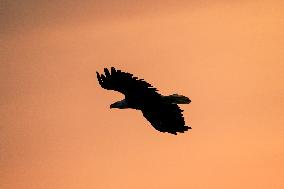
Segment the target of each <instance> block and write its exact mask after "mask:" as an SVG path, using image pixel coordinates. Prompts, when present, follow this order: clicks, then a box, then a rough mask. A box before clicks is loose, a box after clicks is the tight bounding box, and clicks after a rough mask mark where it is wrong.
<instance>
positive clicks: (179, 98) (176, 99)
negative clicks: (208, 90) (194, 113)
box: [163, 94, 191, 104]
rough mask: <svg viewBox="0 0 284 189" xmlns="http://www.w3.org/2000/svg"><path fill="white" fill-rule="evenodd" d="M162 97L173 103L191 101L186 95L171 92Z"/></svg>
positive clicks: (187, 102)
mask: <svg viewBox="0 0 284 189" xmlns="http://www.w3.org/2000/svg"><path fill="white" fill-rule="evenodd" d="M163 98H164V99H165V100H166V101H168V102H170V103H173V104H189V103H190V102H191V100H190V99H189V98H188V97H186V96H183V95H179V94H172V95H169V96H164V97H163Z"/></svg>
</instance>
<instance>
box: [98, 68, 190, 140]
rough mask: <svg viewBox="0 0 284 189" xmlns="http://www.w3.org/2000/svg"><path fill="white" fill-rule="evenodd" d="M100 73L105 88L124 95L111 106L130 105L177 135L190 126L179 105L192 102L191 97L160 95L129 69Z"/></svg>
mask: <svg viewBox="0 0 284 189" xmlns="http://www.w3.org/2000/svg"><path fill="white" fill-rule="evenodd" d="M96 73H97V79H98V82H99V85H100V86H101V87H102V88H103V89H107V90H114V91H117V92H120V93H122V94H124V96H125V98H124V99H123V100H120V101H117V102H115V103H113V104H111V105H110V108H111V109H112V108H118V109H126V108H131V109H135V110H140V111H142V114H143V116H144V117H145V118H146V119H147V120H148V121H149V122H150V123H151V125H152V126H153V127H154V128H155V129H156V130H157V131H160V132H163V133H169V134H174V135H177V133H184V132H185V131H188V130H189V129H191V127H189V126H186V125H185V121H184V117H183V114H182V112H183V110H181V109H180V107H179V106H178V104H189V103H190V102H191V100H190V99H189V98H188V97H186V96H183V95H179V94H172V95H168V96H164V95H161V94H160V93H159V92H158V90H157V88H155V87H153V86H152V85H151V84H149V83H148V82H146V81H145V80H144V79H139V78H138V77H135V76H133V74H131V73H128V72H123V71H121V70H119V69H116V68H114V67H111V68H110V69H108V68H104V73H103V74H100V73H99V72H96Z"/></svg>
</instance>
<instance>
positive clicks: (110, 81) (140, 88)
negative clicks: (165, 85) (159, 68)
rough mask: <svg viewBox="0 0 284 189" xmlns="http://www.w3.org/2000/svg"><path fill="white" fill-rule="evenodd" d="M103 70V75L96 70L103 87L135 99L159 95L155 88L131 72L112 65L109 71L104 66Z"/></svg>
mask: <svg viewBox="0 0 284 189" xmlns="http://www.w3.org/2000/svg"><path fill="white" fill-rule="evenodd" d="M104 72H105V74H104V75H103V74H99V73H98V72H97V78H98V81H99V84H100V85H101V87H102V88H104V89H107V90H114V91H118V92H121V93H123V94H124V95H125V96H126V97H131V98H135V99H138V98H139V99H141V98H146V97H148V98H149V97H154V96H160V94H159V93H158V92H157V89H156V88H154V87H153V86H152V85H151V84H149V83H147V82H146V81H144V80H143V79H138V78H137V77H133V74H130V73H126V72H122V71H121V70H116V69H115V68H114V67H112V68H111V71H109V70H108V69H107V68H105V69H104Z"/></svg>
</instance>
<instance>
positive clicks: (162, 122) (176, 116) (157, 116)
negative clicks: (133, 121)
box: [142, 101, 191, 135]
mask: <svg viewBox="0 0 284 189" xmlns="http://www.w3.org/2000/svg"><path fill="white" fill-rule="evenodd" d="M142 112H143V115H144V117H145V118H146V119H147V120H148V121H149V122H150V123H151V125H152V126H153V127H154V128H155V129H156V130H158V131H160V132H168V133H171V134H175V135H176V134H177V132H181V133H183V132H185V131H187V130H189V129H191V127H188V126H186V125H185V122H184V118H183V115H182V112H183V110H181V109H180V108H179V106H178V105H176V104H168V103H164V102H161V101H160V102H157V103H155V104H152V105H148V106H147V107H145V109H143V110H142Z"/></svg>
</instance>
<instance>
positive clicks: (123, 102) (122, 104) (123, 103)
mask: <svg viewBox="0 0 284 189" xmlns="http://www.w3.org/2000/svg"><path fill="white" fill-rule="evenodd" d="M110 108H119V109H125V108H128V104H127V102H126V100H125V99H123V100H121V101H117V102H115V103H113V104H111V105H110Z"/></svg>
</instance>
